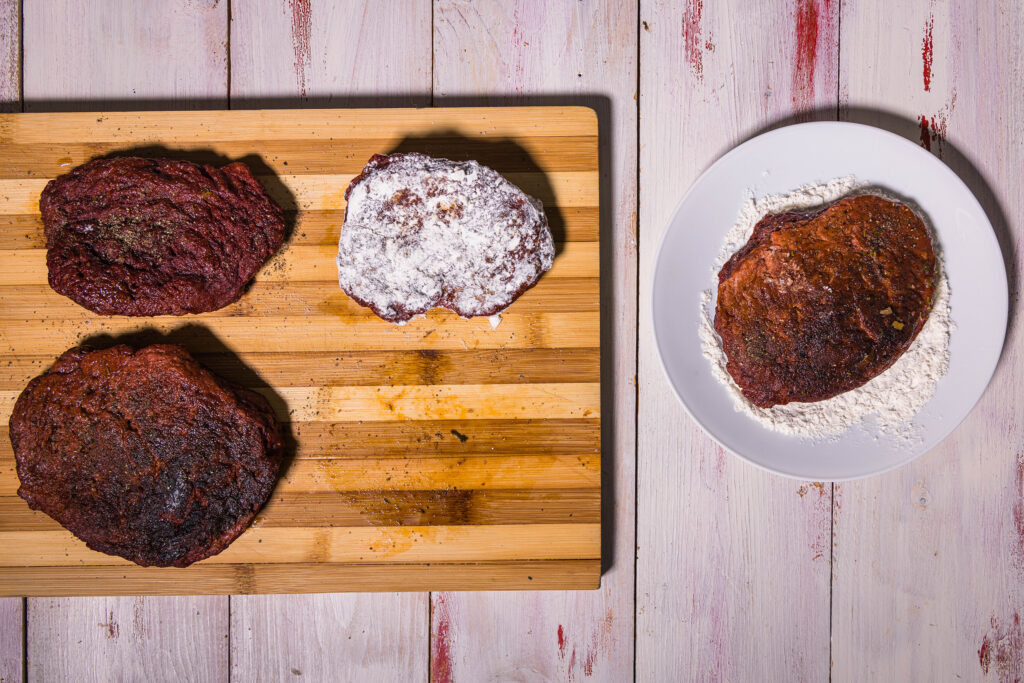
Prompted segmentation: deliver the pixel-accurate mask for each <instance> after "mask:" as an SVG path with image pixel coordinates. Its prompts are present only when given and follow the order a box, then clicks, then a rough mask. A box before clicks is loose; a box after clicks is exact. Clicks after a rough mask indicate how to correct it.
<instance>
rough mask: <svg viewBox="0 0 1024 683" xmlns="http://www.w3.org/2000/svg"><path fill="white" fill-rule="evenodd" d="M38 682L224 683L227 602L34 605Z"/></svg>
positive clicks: (33, 662) (32, 662)
mask: <svg viewBox="0 0 1024 683" xmlns="http://www.w3.org/2000/svg"><path fill="white" fill-rule="evenodd" d="M28 604H29V610H28V630H29V649H28V663H29V678H30V680H34V681H224V680H227V670H228V647H227V638H228V618H227V617H228V614H227V604H226V598H212V599H209V598H208V599H192V598H172V597H150V598H89V599H82V598H72V599H54V598H35V599H32V600H29V601H28Z"/></svg>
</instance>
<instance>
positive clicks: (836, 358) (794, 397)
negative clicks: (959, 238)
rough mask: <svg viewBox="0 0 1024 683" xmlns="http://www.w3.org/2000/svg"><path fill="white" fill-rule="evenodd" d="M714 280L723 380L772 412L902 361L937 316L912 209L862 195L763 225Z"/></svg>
mask: <svg viewBox="0 0 1024 683" xmlns="http://www.w3.org/2000/svg"><path fill="white" fill-rule="evenodd" d="M718 281H719V284H718V304H717V306H716V310H715V330H716V331H717V332H718V334H719V336H720V337H721V339H722V345H723V348H724V351H725V354H726V356H727V358H728V364H727V370H728V372H729V374H730V375H731V376H732V378H733V380H735V382H736V384H737V385H738V386H739V388H740V389H741V390H742V392H743V395H744V396H746V398H747V399H749V400H750V402H751V403H753V404H754V405H757V406H760V407H762V408H769V407H771V406H774V405H779V404H785V403H789V402H791V401H799V402H812V401H821V400H824V399H827V398H831V397H833V396H836V395H838V394H841V393H843V392H846V391H849V390H851V389H855V388H857V387H859V386H861V385H863V384H864V383H866V382H867V381H869V380H870V379H871V378H873V377H875V376H877V375H879V374H880V373H882V372H883V371H884V370H886V369H887V368H888V367H889V366H891V365H892V364H893V363H894V362H896V359H897V358H899V357H900V355H901V354H902V353H903V352H904V351H906V350H907V348H908V347H909V346H910V344H911V342H913V341H914V338H915V337H916V336H917V333H918V332H920V330H921V328H922V327H923V326H924V323H925V321H926V320H927V318H928V313H929V312H930V311H931V307H932V296H933V293H934V286H935V254H934V252H933V250H932V241H931V236H930V234H929V232H928V228H927V227H926V226H925V224H924V222H923V221H922V219H921V218H920V216H918V215H917V214H916V213H915V212H914V211H913V210H912V209H911V208H910V207H908V206H907V205H906V204H903V203H901V202H897V201H891V200H889V199H886V198H884V197H880V196H877V195H873V194H862V195H858V196H853V197H847V198H845V199H841V200H839V201H837V202H834V203H833V204H831V205H829V206H827V207H824V208H822V209H816V210H813V211H795V212H787V213H779V214H770V215H767V216H765V217H764V218H762V219H761V221H760V222H759V223H758V224H757V225H756V226H755V227H754V231H753V234H752V235H751V237H750V240H749V241H748V242H747V243H746V244H745V245H744V246H743V247H742V248H740V249H739V250H738V251H737V252H736V253H735V254H733V255H732V257H731V258H730V259H729V260H728V262H727V263H726V264H725V266H723V267H722V270H721V271H720V272H719V274H718Z"/></svg>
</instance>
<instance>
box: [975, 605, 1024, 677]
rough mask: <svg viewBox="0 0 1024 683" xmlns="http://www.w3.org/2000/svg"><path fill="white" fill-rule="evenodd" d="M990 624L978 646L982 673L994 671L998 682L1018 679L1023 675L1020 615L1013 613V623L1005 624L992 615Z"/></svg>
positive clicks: (1022, 640)
mask: <svg viewBox="0 0 1024 683" xmlns="http://www.w3.org/2000/svg"><path fill="white" fill-rule="evenodd" d="M991 624H992V628H990V629H989V630H988V632H987V633H986V634H985V636H984V638H982V640H981V647H980V648H978V663H979V664H980V665H981V671H982V673H984V674H988V673H989V672H990V671H994V672H995V673H996V675H997V676H998V677H999V681H1000V683H1003V682H1009V681H1020V680H1021V677H1022V676H1024V634H1022V633H1021V628H1020V615H1019V614H1017V613H1014V615H1013V623H1011V624H1006V625H1005V626H1004V625H1002V624H1000V623H999V620H998V619H996V617H995V616H993V617H992V620H991Z"/></svg>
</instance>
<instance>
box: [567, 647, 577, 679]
mask: <svg viewBox="0 0 1024 683" xmlns="http://www.w3.org/2000/svg"><path fill="white" fill-rule="evenodd" d="M575 678H576V648H573V649H572V654H571V655H569V680H570V681H571V680H574V679H575Z"/></svg>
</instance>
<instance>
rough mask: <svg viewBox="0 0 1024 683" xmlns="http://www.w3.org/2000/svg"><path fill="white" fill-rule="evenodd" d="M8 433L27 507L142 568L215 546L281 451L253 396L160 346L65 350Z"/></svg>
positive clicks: (241, 516) (261, 499)
mask: <svg viewBox="0 0 1024 683" xmlns="http://www.w3.org/2000/svg"><path fill="white" fill-rule="evenodd" d="M10 435H11V444H12V445H13V446H14V456H15V459H16V461H17V469H18V478H19V479H20V480H21V487H20V488H19V489H18V495H19V496H21V497H22V498H24V499H25V500H26V501H28V504H29V507H31V508H32V509H34V510H42V511H43V512H45V513H46V514H48V515H49V516H50V517H53V518H54V519H55V520H57V521H58V522H60V523H61V524H62V525H63V526H64V527H66V528H67V529H68V530H69V531H70V532H71V533H73V534H74V535H75V536H77V537H79V538H80V539H82V540H83V541H85V543H86V545H88V546H89V547H90V548H92V549H93V550H98V551H100V552H104V553H108V554H111V555H120V556H121V557H124V558H127V559H129V560H131V561H132V562H135V563H137V564H140V565H142V566H144V567H145V566H151V565H155V566H159V567H167V566H175V567H185V566H187V565H189V564H191V563H193V562H196V561H198V560H202V559H204V558H207V557H210V556H211V555H215V554H216V553H219V552H220V551H221V550H224V548H226V547H227V546H228V545H229V544H230V543H231V542H232V541H233V540H234V539H235V538H236V537H237V536H238V535H239V534H241V533H242V531H244V530H245V528H246V527H247V526H248V524H249V522H250V520H252V518H253V516H254V515H255V514H256V512H257V510H259V508H260V506H262V505H263V503H265V502H266V500H267V498H268V497H269V496H270V492H271V490H272V489H273V488H274V483H275V481H276V478H277V471H278V467H279V465H280V462H281V457H282V440H281V431H280V425H279V424H278V422H277V419H276V418H275V417H274V414H273V412H272V411H271V409H270V406H268V405H267V402H266V400H265V399H264V398H263V397H262V396H260V395H259V394H256V393H254V392H251V391H248V390H246V389H242V388H239V387H235V386H233V385H231V384H229V383H228V382H226V381H225V380H223V379H220V378H218V377H216V376H215V375H213V374H211V373H210V372H208V371H207V370H205V369H203V368H202V367H201V366H200V365H199V364H198V363H197V362H196V361H195V360H194V359H193V358H192V357H191V356H190V355H189V354H188V352H187V351H186V350H185V349H184V348H182V347H180V346H176V345H167V344H157V345H153V346H147V347H145V348H142V349H139V350H137V351H136V350H134V349H132V348H131V347H128V346H123V345H122V346H114V347H112V348H109V349H105V350H102V351H88V350H85V349H81V348H75V349H71V350H69V351H67V352H65V353H64V355H62V356H61V357H60V358H59V359H58V360H57V362H56V363H55V364H54V365H53V367H51V368H50V369H49V370H47V371H46V372H45V373H43V374H42V375H40V376H39V377H36V378H35V379H33V380H32V381H31V382H29V384H28V386H27V387H26V388H25V390H24V391H23V392H22V393H21V396H19V397H18V401H17V402H16V403H15V405H14V412H13V414H12V415H11V422H10Z"/></svg>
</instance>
